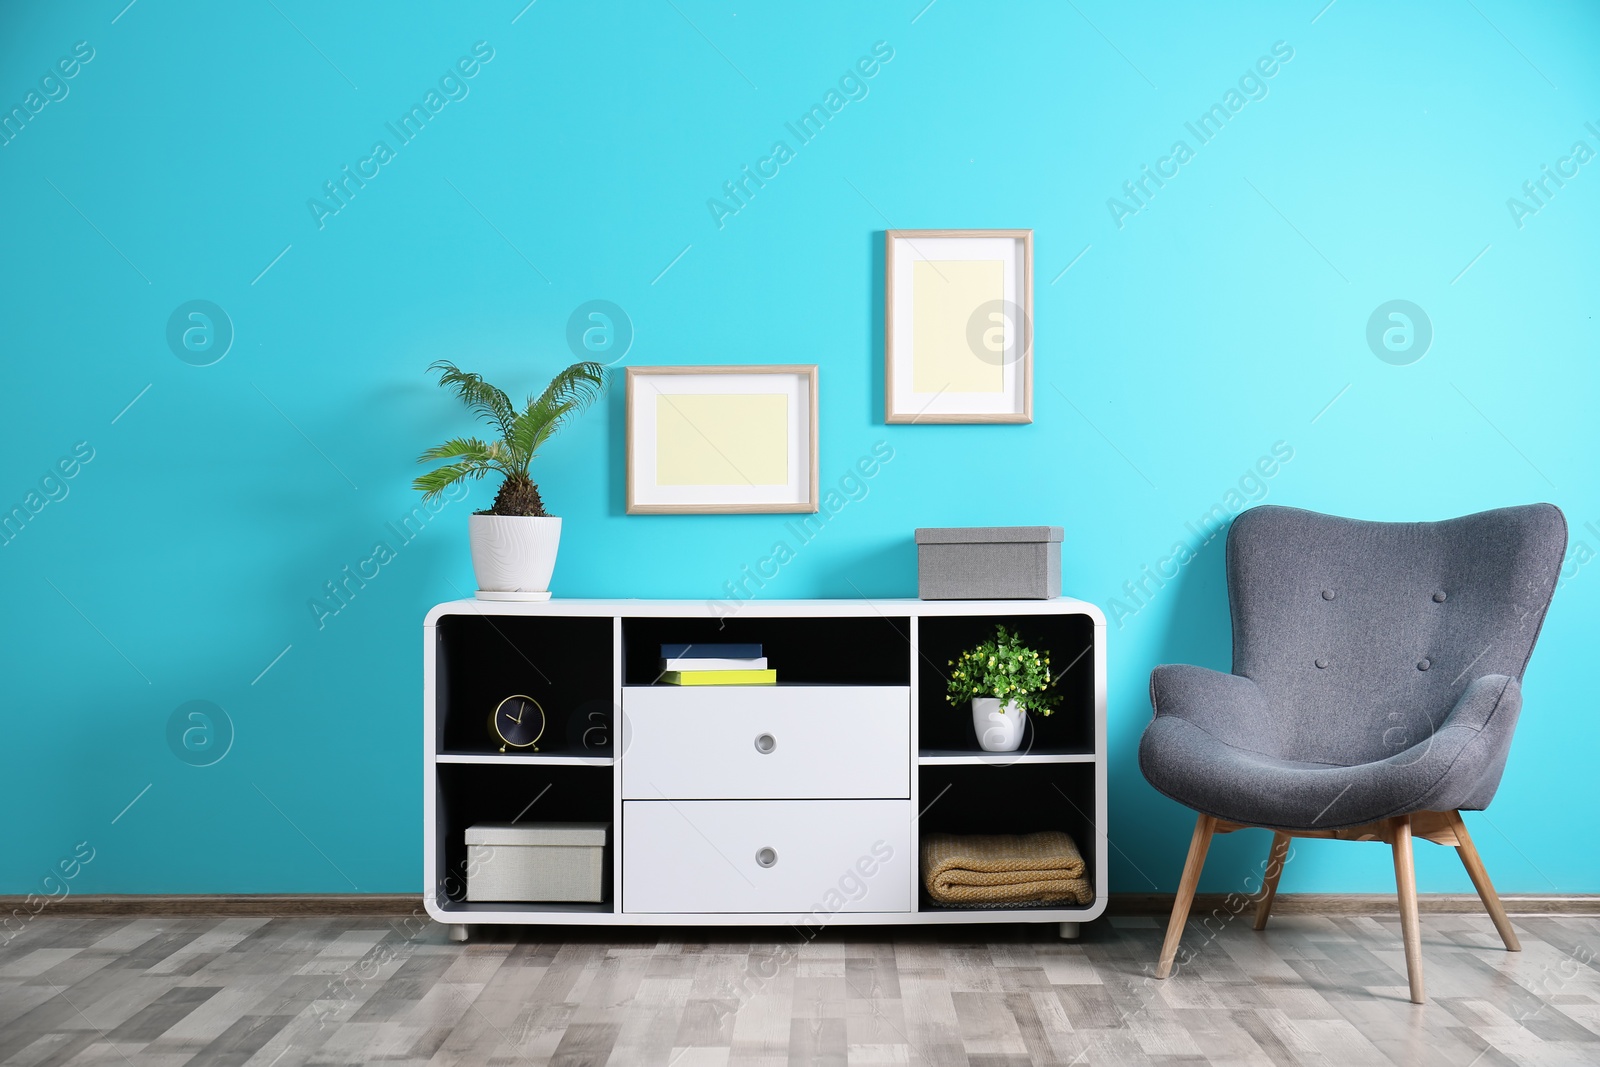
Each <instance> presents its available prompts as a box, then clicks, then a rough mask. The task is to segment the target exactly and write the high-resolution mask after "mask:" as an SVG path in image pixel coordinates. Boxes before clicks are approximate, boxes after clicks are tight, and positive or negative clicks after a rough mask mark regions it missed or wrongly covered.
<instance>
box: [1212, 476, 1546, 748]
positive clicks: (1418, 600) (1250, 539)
mask: <svg viewBox="0 0 1600 1067" xmlns="http://www.w3.org/2000/svg"><path fill="white" fill-rule="evenodd" d="M1566 543H1567V524H1566V519H1565V518H1564V517H1563V516H1562V514H1561V511H1560V509H1559V508H1557V507H1556V506H1555V505H1553V504H1529V505H1525V506H1522V507H1511V508H1498V509H1496V510H1494V511H1484V512H1479V513H1478V514H1475V515H1466V516H1463V517H1462V518H1459V519H1447V520H1445V521H1443V522H1364V521H1361V520H1357V519H1344V518H1338V517H1336V516H1332V515H1320V514H1318V513H1316V512H1313V511H1302V510H1300V509H1298V508H1286V507H1277V506H1263V507H1258V508H1252V509H1251V510H1249V511H1247V512H1245V513H1244V514H1242V515H1240V516H1239V517H1238V518H1237V519H1235V520H1234V522H1233V525H1232V528H1231V529H1230V530H1229V531H1228V550H1227V557H1228V558H1227V567H1228V602H1229V608H1230V610H1231V612H1232V615H1233V673H1234V674H1238V675H1243V676H1245V677H1248V678H1250V679H1252V680H1253V681H1254V682H1255V683H1256V684H1257V685H1258V686H1259V687H1260V688H1261V689H1262V690H1263V691H1264V693H1265V695H1266V697H1267V699H1268V701H1269V702H1270V704H1271V706H1272V707H1273V709H1274V711H1275V713H1276V714H1277V715H1279V716H1281V720H1280V721H1279V722H1278V724H1277V725H1278V726H1279V727H1280V730H1281V732H1280V733H1279V735H1278V736H1277V737H1275V738H1271V739H1266V738H1264V739H1263V744H1264V746H1265V747H1269V748H1270V749H1271V750H1272V751H1273V754H1274V755H1277V756H1280V757H1282V758H1286V759H1297V760H1308V761H1313V762H1322V763H1329V764H1336V765H1339V766H1352V765H1355V764H1358V763H1370V762H1373V761H1376V760H1380V759H1386V758H1388V757H1390V756H1394V755H1396V754H1398V753H1399V752H1402V751H1404V750H1405V749H1407V748H1410V747H1411V746H1412V745H1415V744H1417V743H1418V742H1420V741H1422V740H1424V739H1425V738H1427V737H1429V736H1431V735H1432V733H1433V731H1434V730H1435V729H1437V728H1438V726H1439V724H1440V723H1441V722H1442V721H1443V720H1444V718H1445V716H1447V715H1448V714H1449V713H1450V710H1451V708H1452V707H1454V706H1455V702H1456V700H1457V699H1458V698H1460V696H1461V694H1462V693H1463V692H1464V691H1465V690H1466V687H1467V686H1468V685H1469V684H1470V683H1471V682H1472V680H1473V679H1475V678H1479V677H1482V676H1483V675H1486V674H1504V675H1509V676H1510V677H1512V678H1515V679H1517V680H1518V681H1519V682H1520V680H1521V678H1522V672H1523V669H1524V668H1525V667H1526V666H1527V663H1528V657H1529V656H1530V655H1531V654H1532V652H1533V645H1534V642H1535V640H1537V638H1538V636H1539V628H1540V626H1542V625H1543V623H1544V616H1545V611H1546V609H1547V608H1548V607H1549V606H1550V598H1551V595H1552V594H1553V593H1554V592H1555V584H1556V579H1557V576H1558V575H1559V572H1560V568H1561V562H1562V558H1563V556H1564V554H1565V552H1566Z"/></svg>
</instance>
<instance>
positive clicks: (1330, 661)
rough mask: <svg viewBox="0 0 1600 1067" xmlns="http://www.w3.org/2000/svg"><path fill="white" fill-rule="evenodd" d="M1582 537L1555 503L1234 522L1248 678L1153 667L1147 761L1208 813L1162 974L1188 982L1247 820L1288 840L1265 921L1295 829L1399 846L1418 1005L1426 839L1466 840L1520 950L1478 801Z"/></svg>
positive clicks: (1275, 849)
mask: <svg viewBox="0 0 1600 1067" xmlns="http://www.w3.org/2000/svg"><path fill="white" fill-rule="evenodd" d="M1566 542H1567V525H1566V520H1565V518H1564V517H1563V516H1562V514H1561V511H1560V509H1558V508H1556V507H1555V506H1554V505H1552V504H1531V505H1527V506H1524V507H1513V508H1500V509H1498V510H1495V511H1485V512H1481V513H1479V514H1476V515H1467V516H1465V517H1463V518H1459V519H1449V520H1446V521H1444V522H1393V523H1391V522H1361V521H1358V520H1355V519H1342V518H1337V517H1334V516H1331V515H1319V514H1317V513H1315V512H1311V511H1301V510H1299V509H1296V508H1284V507H1275V506H1268V507H1259V508H1253V509H1251V510H1250V511H1247V512H1245V513H1244V514H1243V515H1240V516H1239V518H1238V519H1236V520H1235V521H1234V523H1233V526H1232V528H1231V529H1230V530H1229V531H1228V547H1227V571H1228V599H1229V607H1230V610H1231V612H1232V616H1233V672H1232V673H1231V674H1222V673H1220V672H1217V671H1211V670H1206V669H1204V668H1202V667H1189V666H1162V667H1157V668H1156V669H1155V670H1154V671H1152V672H1151V675H1150V702H1151V705H1152V706H1153V708H1154V712H1155V718H1154V720H1153V721H1152V722H1151V723H1150V725H1149V726H1148V727H1147V728H1146V729H1145V732H1144V736H1143V738H1142V739H1141V740H1140V742H1139V767H1140V769H1141V770H1142V771H1143V772H1144V775H1145V778H1147V779H1148V780H1149V782H1150V784H1151V785H1153V786H1155V788H1156V789H1158V790H1160V791H1161V792H1162V793H1165V794H1166V795H1167V796H1169V797H1171V798H1172V799H1173V800H1176V801H1178V802H1179V803H1180V804H1183V805H1185V806H1187V807H1189V808H1193V809H1195V810H1196V811H1198V812H1199V813H1200V814H1199V818H1198V819H1197V820H1196V822H1195V829H1194V836H1193V839H1192V840H1191V843H1190V846H1189V858H1188V861H1187V862H1186V863H1185V865H1184V869H1183V876H1182V880H1181V882H1180V884H1179V888H1178V894H1177V898H1176V900H1175V901H1174V903H1173V909H1172V920H1171V923H1170V925H1169V926H1168V929H1167V936H1166V940H1165V942H1164V944H1163V945H1162V948H1161V958H1160V962H1159V963H1158V965H1157V969H1156V975H1157V977H1160V978H1165V977H1167V975H1169V974H1171V973H1172V964H1173V960H1174V959H1175V958H1176V955H1177V952H1178V947H1179V943H1180V941H1181V939H1182V936H1183V929H1184V924H1185V922H1186V920H1187V918H1188V913H1189V905H1190V903H1191V902H1192V900H1193V898H1194V891H1195V886H1196V884H1197V883H1198V882H1199V879H1200V871H1201V868H1202V867H1203V866H1204V864H1205V856H1206V851H1207V849H1208V848H1209V846H1210V843H1211V837H1212V835H1213V834H1215V833H1228V832H1230V831H1233V830H1238V829H1242V828H1245V827H1265V828H1268V829H1271V830H1273V831H1275V832H1274V834H1273V840H1272V848H1271V851H1270V852H1269V854H1268V863H1267V871H1266V877H1265V878H1264V879H1263V887H1262V891H1261V899H1260V902H1259V904H1258V905H1257V911H1256V929H1257V930H1260V929H1262V928H1263V927H1265V925H1266V922H1267V917H1268V915H1269V914H1270V912H1271V909H1272V900H1273V896H1274V894H1275V893H1276V892H1277V885H1278V878H1279V876H1280V875H1281V874H1282V873H1283V864H1284V861H1285V856H1286V855H1287V853H1288V850H1289V841H1290V839H1291V838H1293V837H1324V838H1340V839H1347V840H1358V841H1384V842H1387V843H1389V844H1390V845H1391V846H1392V847H1393V850H1394V866H1395V881H1396V883H1397V886H1398V889H1399V895H1400V925H1401V929H1402V931H1403V933H1404V936H1405V948H1406V970H1407V977H1408V979H1409V982H1410V986H1411V999H1412V1000H1413V1001H1416V1002H1417V1003H1419V1004H1420V1003H1422V1001H1423V999H1424V992H1423V981H1422V941H1421V933H1420V930H1419V926H1418V919H1417V890H1416V880H1415V875H1414V872H1413V867H1412V858H1411V841H1412V838H1413V836H1420V837H1426V838H1427V839H1429V840H1431V841H1435V842H1438V843H1440V844H1448V845H1454V846H1455V847H1456V850H1457V852H1458V853H1459V855H1460V857H1461V860H1462V863H1463V864H1464V865H1465V866H1466V868H1467V873H1468V874H1469V875H1470V876H1471V878H1472V884H1473V885H1474V886H1475V887H1476V888H1477V890H1478V895H1479V897H1480V898H1482V900H1483V903H1484V906H1485V907H1486V908H1487V909H1488V911H1489V915H1490V917H1491V918H1493V920H1494V924H1495V928H1496V929H1497V930H1498V931H1499V933H1500V936H1501V938H1502V939H1503V940H1504V942H1505V945H1506V948H1507V949H1509V950H1511V951H1513V952H1515V951H1517V950H1518V949H1519V948H1520V946H1519V945H1518V943H1517V936H1516V933H1515V932H1514V931H1513V930H1512V928H1511V923H1510V921H1509V920H1508V919H1507V918H1506V914H1505V909H1503V908H1502V907H1501V906H1500V899H1499V897H1498V896H1496V895H1495V891H1494V886H1493V885H1492V884H1491V883H1490V881H1489V876H1488V874H1487V873H1486V872H1485V871H1484V869H1483V864H1482V862H1481V861H1480V860H1479V859H1478V853H1477V850H1476V849H1475V848H1474V847H1473V844H1472V838H1471V837H1470V836H1469V835H1468V834H1467V828H1466V825H1465V824H1464V823H1463V822H1462V821H1461V815H1460V812H1461V810H1463V809H1465V810H1479V809H1482V808H1485V807H1487V806H1488V804H1489V801H1490V800H1492V799H1493V798H1494V794H1495V790H1496V788H1497V787H1498V786H1499V784H1500V775H1501V773H1502V772H1503V771H1504V769H1505V764H1506V755H1507V753H1508V752H1509V750H1510V748H1511V734H1512V731H1513V730H1514V729H1515V727H1516V723H1517V715H1518V712H1519V711H1520V710H1521V707H1522V688H1521V679H1522V672H1523V669H1524V668H1525V667H1526V666H1527V663H1528V657H1529V656H1530V655H1531V654H1532V652H1533V646H1534V642H1535V640H1536V639H1537V638H1538V636H1539V628H1540V626H1541V625H1543V622H1544V616H1545V611H1546V609H1548V607H1549V606H1550V598H1551V595H1552V594H1553V593H1554V591H1555V584H1556V577H1557V575H1558V573H1559V570H1560V566H1561V561H1562V557H1563V555H1564V554H1565V552H1566ZM1335 591H1336V592H1337V595H1335ZM1445 591H1448V595H1447V594H1446V592H1445ZM1422 649H1426V650H1427V654H1426V655H1421V654H1420V650H1422Z"/></svg>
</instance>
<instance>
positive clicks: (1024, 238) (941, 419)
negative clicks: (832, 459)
mask: <svg viewBox="0 0 1600 1067" xmlns="http://www.w3.org/2000/svg"><path fill="white" fill-rule="evenodd" d="M884 239H885V248H884V260H883V262H884V272H883V273H884V298H883V300H884V303H883V349H884V351H883V369H884V388H883V393H884V421H886V422H925V423H985V422H987V423H994V422H1012V423H1022V422H1032V421H1033V231H1032V230H889V231H887V233H886V234H885V238H884Z"/></svg>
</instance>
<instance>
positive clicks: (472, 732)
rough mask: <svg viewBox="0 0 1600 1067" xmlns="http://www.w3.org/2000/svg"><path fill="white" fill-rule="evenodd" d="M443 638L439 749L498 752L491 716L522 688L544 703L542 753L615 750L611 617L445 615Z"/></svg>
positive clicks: (440, 631)
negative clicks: (502, 702)
mask: <svg viewBox="0 0 1600 1067" xmlns="http://www.w3.org/2000/svg"><path fill="white" fill-rule="evenodd" d="M438 641H439V649H438V657H437V663H438V679H437V684H438V690H437V694H436V696H437V707H438V727H439V737H438V742H437V743H438V746H439V751H440V752H450V753H458V754H464V755H472V754H486V753H495V752H498V751H499V746H498V745H497V744H495V743H494V742H493V741H492V740H491V738H490V734H489V715H490V713H491V712H493V711H494V709H495V708H496V707H497V706H498V705H499V703H500V702H501V701H502V700H504V699H505V698H506V697H508V696H512V695H514V694H519V693H520V694H522V695H525V696H530V697H532V698H533V699H535V700H537V701H538V702H539V705H540V706H541V707H543V708H544V713H545V731H544V736H543V737H542V738H540V739H539V753H540V754H542V755H548V756H610V755H611V754H612V738H613V736H614V733H615V730H614V722H613V719H614V710H613V706H612V696H611V693H612V688H611V684H612V676H611V668H612V656H611V619H610V618H609V617H607V618H551V617H543V616H539V617H520V616H509V615H495V616H489V615H446V616H444V617H443V618H441V619H440V620H439V625H438ZM514 751H528V750H514Z"/></svg>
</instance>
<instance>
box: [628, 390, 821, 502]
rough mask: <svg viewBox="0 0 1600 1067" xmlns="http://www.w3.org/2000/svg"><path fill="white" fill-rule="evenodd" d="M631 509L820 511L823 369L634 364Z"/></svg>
mask: <svg viewBox="0 0 1600 1067" xmlns="http://www.w3.org/2000/svg"><path fill="white" fill-rule="evenodd" d="M627 394H628V395H627V405H628V416H627V421H628V435H627V452H628V514H629V515H666V514H732V513H740V512H813V511H816V510H817V368H816V366H815V365H814V364H813V365H792V366H770V367H748V366H746V367H629V368H628V374H627Z"/></svg>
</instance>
